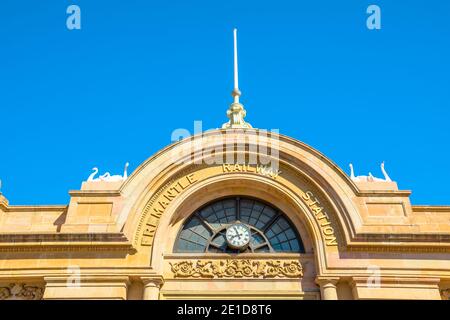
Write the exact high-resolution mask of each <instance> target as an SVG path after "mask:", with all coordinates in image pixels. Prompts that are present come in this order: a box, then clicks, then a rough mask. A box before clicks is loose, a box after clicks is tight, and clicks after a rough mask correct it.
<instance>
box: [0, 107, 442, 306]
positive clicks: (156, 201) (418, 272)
mask: <svg viewBox="0 0 450 320" xmlns="http://www.w3.org/2000/svg"><path fill="white" fill-rule="evenodd" d="M231 109H232V108H231ZM231 109H230V110H231ZM234 111H235V112H236V113H237V114H239V113H242V110H240V109H239V108H237V109H236V105H235V108H234ZM234 111H233V110H231V111H230V112H229V117H230V122H233V121H234V120H233V119H235V120H236V119H237V118H236V117H234V118H233V112H234ZM241 120H242V119H241ZM238 121H239V119H238ZM225 127H226V126H225ZM267 150H269V152H268V151H267ZM386 176H387V175H386ZM69 193H70V196H71V198H70V203H69V204H68V205H65V206H11V205H9V204H8V200H7V198H6V197H5V196H3V195H0V299H267V298H271V299H448V298H449V292H450V290H449V289H450V207H443V206H413V205H411V203H410V199H409V196H410V192H409V191H403V190H398V188H397V184H396V183H395V182H392V181H390V179H389V178H388V177H385V179H376V178H373V177H371V176H369V177H354V176H352V177H350V176H348V175H347V174H346V173H345V172H343V170H341V169H340V168H339V167H338V166H337V165H335V164H334V163H333V162H332V161H331V160H329V159H328V158H327V157H326V156H324V155H323V154H321V153H319V152H318V151H316V150H314V149H313V148H311V147H310V146H307V145H305V144H303V143H301V142H299V141H297V140H294V139H292V138H289V137H286V136H283V135H279V134H275V133H266V132H262V131H260V130H257V129H252V128H249V127H242V126H241V127H239V126H232V125H231V126H229V127H228V128H224V129H218V130H214V131H209V132H205V133H202V134H200V135H196V136H192V137H189V138H186V139H183V140H181V141H179V142H176V143H174V144H172V145H170V146H168V147H166V148H165V149H163V150H161V151H160V152H158V153H157V154H155V155H154V156H152V157H151V158H149V159H148V160H147V161H145V162H144V163H143V164H141V165H140V166H139V167H138V168H137V169H136V170H135V171H134V172H133V173H132V174H131V175H130V176H129V177H124V179H122V180H120V179H119V180H118V181H114V179H110V180H108V179H103V180H102V179H90V180H89V181H86V182H84V183H83V184H82V187H81V190H75V191H70V192H69Z"/></svg>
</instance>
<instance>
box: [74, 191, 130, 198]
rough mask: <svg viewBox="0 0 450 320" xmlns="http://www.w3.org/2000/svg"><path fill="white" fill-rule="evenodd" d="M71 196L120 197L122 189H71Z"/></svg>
mask: <svg viewBox="0 0 450 320" xmlns="http://www.w3.org/2000/svg"><path fill="white" fill-rule="evenodd" d="M69 195H70V196H71V197H120V196H121V195H122V194H121V192H120V190H70V191H69Z"/></svg>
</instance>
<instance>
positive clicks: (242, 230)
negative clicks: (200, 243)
mask: <svg viewBox="0 0 450 320" xmlns="http://www.w3.org/2000/svg"><path fill="white" fill-rule="evenodd" d="M225 237H226V239H227V242H228V246H229V247H231V248H233V249H239V250H244V249H245V248H247V246H248V244H249V243H250V228H249V227H247V226H246V225H245V224H243V223H240V222H238V223H235V224H232V225H231V226H229V227H228V228H227V231H226V234H225Z"/></svg>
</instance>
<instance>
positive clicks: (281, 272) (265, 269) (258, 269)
mask: <svg viewBox="0 0 450 320" xmlns="http://www.w3.org/2000/svg"><path fill="white" fill-rule="evenodd" d="M170 266H171V268H172V272H173V274H174V276H175V277H179V278H276V277H278V278H301V277H302V276H303V267H302V265H301V264H300V262H299V261H297V260H289V261H280V260H267V261H265V260H250V259H242V260H241V259H227V260H195V261H191V260H185V261H181V262H177V263H170Z"/></svg>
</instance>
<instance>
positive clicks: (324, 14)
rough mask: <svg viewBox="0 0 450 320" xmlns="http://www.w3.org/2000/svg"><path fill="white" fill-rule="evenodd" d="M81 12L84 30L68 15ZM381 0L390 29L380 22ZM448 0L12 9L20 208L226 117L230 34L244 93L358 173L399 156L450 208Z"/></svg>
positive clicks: (8, 50) (16, 0) (9, 148)
mask: <svg viewBox="0 0 450 320" xmlns="http://www.w3.org/2000/svg"><path fill="white" fill-rule="evenodd" d="M71 4H76V5H78V6H79V7H80V8H81V30H68V29H67V27H66V18H67V17H68V14H67V13H66V9H67V7H68V6H69V5H71ZM370 4H376V5H378V6H379V7H380V8H381V30H369V29H368V28H367V27H366V19H367V17H368V14H367V13H366V9H367V7H368V6H369V5H370ZM449 20H450V1H444V0H415V1H407V0H396V1H387V0H386V1H385V0H372V1H365V0H354V1H348V0H347V1H344V0H342V1H336V0H327V1H325V0H318V1H284V0H278V1H264V0H258V1H242V0H240V1H235V0H227V1H211V0H208V1H196V0H189V1H186V0H183V1H182V0H179V1H144V0H142V1H137V0H134V1H132V0H129V1H112V0H108V1H98V0H97V1H87V0H72V1H64V0H45V1H31V0H30V1H24V0H2V1H1V4H0V120H1V140H0V179H2V180H3V188H2V191H3V193H4V194H5V196H6V197H7V198H8V199H9V200H10V203H11V204H15V205H17V204H65V203H67V202H68V200H69V196H68V190H73V189H79V188H80V185H81V182H82V181H83V180H85V179H86V178H87V177H88V175H89V174H90V173H91V168H92V167H94V166H98V167H99V168H100V171H110V172H112V173H114V174H119V173H122V170H123V165H124V163H125V162H126V161H129V162H130V169H131V170H133V169H135V168H136V167H137V166H138V165H139V164H140V163H142V162H143V161H144V160H145V159H147V158H148V157H150V156H151V155H152V154H154V153H155V152H157V151H158V150H159V149H161V148H163V147H164V146H166V145H168V144H170V142H171V141H170V138H171V133H172V131H173V130H174V129H176V128H186V129H188V130H190V131H193V121H194V120H202V121H203V128H205V129H210V128H217V127H219V126H220V125H221V124H222V123H223V122H225V121H226V120H227V119H226V116H225V112H226V110H227V108H228V106H229V104H230V102H231V100H232V98H231V96H230V92H231V90H232V78H233V75H232V63H233V60H232V59H233V58H232V52H233V49H232V44H233V42H232V41H233V40H232V29H233V28H234V27H237V28H238V30H239V63H240V69H239V71H240V79H239V80H240V82H239V84H240V87H241V90H242V92H243V96H242V98H241V101H242V102H243V104H244V106H245V108H246V109H247V118H246V120H248V121H249V122H250V123H251V124H252V125H253V126H254V127H258V128H265V129H272V128H273V129H279V130H280V133H282V134H285V135H288V136H292V137H294V138H296V139H298V140H301V141H303V142H305V143H307V144H309V145H311V146H312V147H314V148H316V149H318V150H319V151H321V152H323V153H324V154H325V155H326V156H328V157H329V158H330V159H332V160H333V161H334V162H336V163H337V164H338V165H339V166H340V167H341V168H343V169H344V170H345V171H346V172H348V163H349V162H353V164H354V166H355V170H356V173H357V174H358V175H363V174H364V175H366V174H367V173H368V172H369V171H371V172H372V173H373V174H374V175H375V176H381V173H380V169H379V164H380V162H382V161H383V160H384V161H386V169H387V171H388V173H389V174H390V176H391V177H392V178H393V179H394V180H396V181H397V182H398V185H399V187H400V189H406V190H412V191H413V193H412V197H411V199H412V202H413V204H447V205H448V204H450V191H449V188H448V185H449V182H450V165H449V163H450V151H449V139H450V128H449V119H450V61H449V59H450V23H449Z"/></svg>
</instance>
